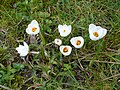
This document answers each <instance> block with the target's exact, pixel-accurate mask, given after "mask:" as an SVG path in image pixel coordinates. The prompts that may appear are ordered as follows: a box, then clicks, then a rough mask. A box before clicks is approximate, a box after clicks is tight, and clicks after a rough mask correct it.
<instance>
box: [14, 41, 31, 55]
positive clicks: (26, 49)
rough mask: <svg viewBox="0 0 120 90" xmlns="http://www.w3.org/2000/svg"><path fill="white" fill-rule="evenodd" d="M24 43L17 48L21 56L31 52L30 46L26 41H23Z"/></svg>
mask: <svg viewBox="0 0 120 90" xmlns="http://www.w3.org/2000/svg"><path fill="white" fill-rule="evenodd" d="M23 44H24V46H23V45H19V47H17V48H16V50H17V51H18V53H19V54H20V56H26V55H27V54H28V52H29V46H28V45H27V43H26V42H23Z"/></svg>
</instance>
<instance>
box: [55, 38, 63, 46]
mask: <svg viewBox="0 0 120 90" xmlns="http://www.w3.org/2000/svg"><path fill="white" fill-rule="evenodd" d="M54 43H55V44H57V45H59V46H60V45H61V44H62V40H61V39H57V38H56V39H55V40H54Z"/></svg>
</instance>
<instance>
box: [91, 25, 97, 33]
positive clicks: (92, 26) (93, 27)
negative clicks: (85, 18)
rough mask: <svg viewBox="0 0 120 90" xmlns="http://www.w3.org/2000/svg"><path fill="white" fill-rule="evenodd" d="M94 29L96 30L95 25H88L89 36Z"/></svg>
mask: <svg viewBox="0 0 120 90" xmlns="http://www.w3.org/2000/svg"><path fill="white" fill-rule="evenodd" d="M95 28H96V25H94V24H90V25H89V34H91V33H92V32H93V30H95Z"/></svg>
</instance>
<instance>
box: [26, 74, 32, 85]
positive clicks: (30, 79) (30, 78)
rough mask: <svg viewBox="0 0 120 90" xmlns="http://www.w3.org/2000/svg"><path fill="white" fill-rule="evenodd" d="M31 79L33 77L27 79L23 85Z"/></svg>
mask: <svg viewBox="0 0 120 90" xmlns="http://www.w3.org/2000/svg"><path fill="white" fill-rule="evenodd" d="M32 78H33V76H32V77H30V78H28V79H27V80H26V81H25V82H24V84H25V83H26V82H28V81H29V80H31V79H32Z"/></svg>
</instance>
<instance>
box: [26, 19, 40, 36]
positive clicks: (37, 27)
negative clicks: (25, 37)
mask: <svg viewBox="0 0 120 90" xmlns="http://www.w3.org/2000/svg"><path fill="white" fill-rule="evenodd" d="M33 28H36V30H35V31H34V32H33V31H32V29H33ZM39 31H40V27H39V24H38V22H37V21H36V20H32V21H31V23H30V24H29V25H28V27H27V29H26V33H28V34H31V35H36V34H38V33H39Z"/></svg>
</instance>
